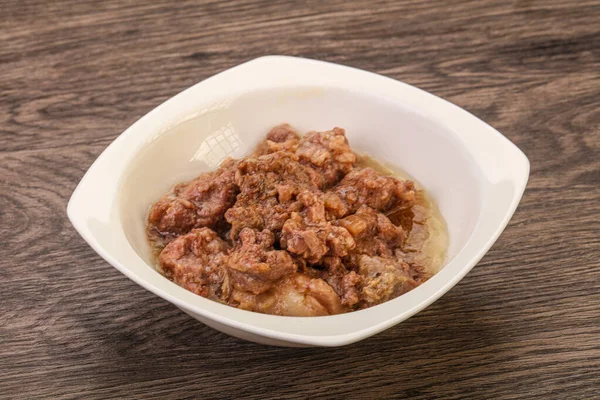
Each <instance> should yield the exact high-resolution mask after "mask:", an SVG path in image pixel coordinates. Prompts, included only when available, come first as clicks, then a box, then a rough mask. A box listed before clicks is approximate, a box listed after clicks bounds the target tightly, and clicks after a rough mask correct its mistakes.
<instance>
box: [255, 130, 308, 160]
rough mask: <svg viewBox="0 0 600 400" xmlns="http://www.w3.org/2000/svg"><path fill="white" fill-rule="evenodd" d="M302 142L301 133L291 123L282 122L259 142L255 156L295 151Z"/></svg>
mask: <svg viewBox="0 0 600 400" xmlns="http://www.w3.org/2000/svg"><path fill="white" fill-rule="evenodd" d="M299 143H300V135H298V133H297V132H296V131H295V130H294V128H292V127H291V126H290V125H289V124H281V125H277V126H276V127H274V128H272V129H271V130H270V131H269V133H267V137H266V138H265V140H263V141H262V142H260V143H259V145H258V146H257V147H256V150H255V151H254V153H253V155H254V156H261V155H264V154H270V153H276V152H278V151H286V152H291V153H294V152H295V151H296V149H297V148H298V144H299Z"/></svg>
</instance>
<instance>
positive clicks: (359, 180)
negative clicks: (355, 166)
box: [330, 168, 415, 217]
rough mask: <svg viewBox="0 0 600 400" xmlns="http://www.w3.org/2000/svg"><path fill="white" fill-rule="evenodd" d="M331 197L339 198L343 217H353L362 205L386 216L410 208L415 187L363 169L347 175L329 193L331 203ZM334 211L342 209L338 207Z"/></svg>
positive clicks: (409, 183) (412, 184)
mask: <svg viewBox="0 0 600 400" xmlns="http://www.w3.org/2000/svg"><path fill="white" fill-rule="evenodd" d="M333 195H335V196H337V197H339V199H340V201H341V203H343V205H344V206H345V207H344V210H345V212H346V214H348V213H354V212H356V211H357V210H358V209H359V208H360V207H362V206H364V205H366V206H369V207H371V208H373V209H375V210H377V211H380V212H388V211H390V210H394V209H398V208H406V207H410V206H411V205H412V204H413V202H414V199H415V185H414V183H413V182H412V181H400V180H398V179H396V178H394V177H392V176H385V175H380V174H379V173H377V172H376V171H375V170H374V169H372V168H363V169H360V170H353V171H351V172H349V173H348V174H347V175H346V176H345V177H344V179H342V181H341V182H340V183H339V184H338V185H337V186H336V187H334V188H333V189H332V190H331V192H330V196H331V197H332V199H330V202H332V203H333V202H335V200H334V199H333ZM338 208H342V206H339V205H338ZM346 214H344V215H346ZM344 215H338V217H343V216H344Z"/></svg>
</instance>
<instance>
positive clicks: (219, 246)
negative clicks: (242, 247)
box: [159, 228, 229, 300]
mask: <svg viewBox="0 0 600 400" xmlns="http://www.w3.org/2000/svg"><path fill="white" fill-rule="evenodd" d="M228 251H229V244H228V243H227V242H225V241H224V240H222V239H221V238H220V237H219V236H218V235H217V233H216V232H214V231H212V230H211V229H208V228H200V229H193V230H192V231H191V232H189V233H187V234H185V235H183V236H180V237H178V238H177V239H175V240H173V241H172V242H171V243H169V244H168V245H167V246H166V247H165V248H164V249H163V251H162V252H161V253H160V255H159V263H160V266H161V268H162V270H163V273H164V274H165V275H166V276H167V277H168V278H169V279H171V280H172V281H173V282H175V283H177V284H178V285H180V286H182V287H184V288H186V289H187V290H189V291H191V292H194V293H196V294H199V295H200V296H203V297H208V298H211V299H213V300H224V299H226V298H227V297H228V296H229V284H228V274H227V270H226V269H225V264H226V259H227V252H228Z"/></svg>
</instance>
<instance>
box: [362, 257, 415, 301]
mask: <svg viewBox="0 0 600 400" xmlns="http://www.w3.org/2000/svg"><path fill="white" fill-rule="evenodd" d="M358 274H359V275H360V277H361V278H362V290H361V301H362V302H363V306H365V307H370V306H373V305H376V304H380V303H383V302H385V301H388V300H390V299H393V298H395V297H398V296H400V295H402V294H404V293H406V292H408V291H410V290H412V289H414V288H415V287H417V286H418V283H417V282H415V280H414V279H413V278H412V276H411V274H410V267H409V265H408V264H406V263H405V262H402V261H400V260H396V259H393V258H384V257H370V256H367V255H362V256H360V257H359V258H358Z"/></svg>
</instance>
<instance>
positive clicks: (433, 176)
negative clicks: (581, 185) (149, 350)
mask: <svg viewBox="0 0 600 400" xmlns="http://www.w3.org/2000/svg"><path fill="white" fill-rule="evenodd" d="M283 122H287V123H290V124H291V125H292V126H294V127H295V128H296V129H297V130H298V131H299V132H301V133H304V132H307V131H310V130H327V129H331V128H333V127H334V126H339V127H342V128H345V129H346V133H347V136H348V139H349V140H350V144H351V146H352V148H353V149H355V150H357V151H359V152H361V153H366V154H368V155H370V156H372V157H374V158H375V159H377V160H380V161H384V162H386V163H389V164H391V165H393V166H395V167H398V168H400V169H401V170H403V171H406V172H407V173H408V174H409V175H410V176H411V177H413V178H414V179H416V180H417V181H418V182H419V183H420V184H421V185H422V186H423V187H424V188H425V189H426V190H427V191H428V192H429V194H430V195H431V196H432V197H433V199H434V200H435V201H436V203H437V204H438V206H439V208H440V211H441V213H442V215H443V217H444V219H445V220H446V223H447V225H448V233H449V238H450V243H449V250H448V260H447V262H450V261H451V260H452V259H453V258H454V257H455V256H456V255H457V254H458V253H459V252H460V250H461V248H462V247H463V246H464V244H465V243H466V242H467V240H468V238H469V237H470V236H471V234H472V233H473V230H474V228H475V225H476V223H477V220H478V218H479V213H480V210H481V198H482V195H481V192H482V179H481V177H480V171H479V170H478V168H477V164H476V163H475V162H473V160H472V159H471V158H470V155H469V154H467V153H466V152H465V151H463V147H462V146H461V145H460V141H459V139H458V137H457V135H456V134H455V133H454V132H452V131H451V130H449V129H448V128H445V127H443V126H442V125H441V124H439V123H438V122H436V121H435V120H434V119H432V118H431V117H430V116H428V115H427V114H425V113H423V112H420V111H416V110H415V109H412V108H411V107H410V106H408V105H406V104H403V103H401V102H398V101H392V100H389V99H386V98H382V97H375V96H371V95H366V94H364V93H358V92H353V91H349V90H345V89H339V88H323V87H319V88H316V87H296V88H293V89H290V88H285V89H269V90H262V91H255V92H250V93H246V94H243V95H241V96H239V97H236V98H223V99H220V100H219V101H216V102H214V103H213V104H212V105H211V106H210V107H203V108H201V107H199V108H198V110H197V112H196V113H194V114H192V115H189V116H187V117H186V118H185V119H184V120H180V121H176V122H175V123H171V124H168V123H165V126H157V127H156V133H155V134H154V135H152V139H151V140H149V141H148V142H147V143H146V144H145V146H144V147H143V149H142V150H141V151H139V153H138V154H137V156H136V157H135V158H134V159H133V161H132V162H131V163H130V164H129V166H128V167H127V171H126V173H125V174H124V175H123V178H122V180H121V182H120V191H119V192H120V197H119V201H118V203H117V211H118V215H119V216H120V219H121V224H122V228H123V230H124V233H125V236H126V237H127V240H128V241H129V244H130V245H131V246H132V248H133V249H134V250H135V251H136V252H137V254H138V255H139V256H140V257H141V258H142V259H143V260H144V261H145V262H146V263H148V264H149V265H153V258H152V252H151V249H150V246H149V244H148V242H147V240H146V234H145V219H146V214H147V212H148V209H149V207H150V206H151V204H152V203H154V202H155V201H157V200H158V199H159V198H160V197H161V196H162V195H163V194H165V193H166V192H167V191H168V190H169V189H170V188H171V187H172V186H173V185H174V184H176V183H179V182H182V181H186V180H189V179H191V178H193V177H195V176H197V175H198V174H200V173H201V172H203V171H209V170H212V169H214V168H216V167H217V166H218V165H219V164H220V162H221V161H222V160H223V159H224V158H225V157H228V156H232V157H241V156H244V155H245V154H248V152H250V151H251V150H252V148H253V147H254V146H255V145H256V144H257V143H258V141H260V140H261V139H262V138H263V137H264V135H265V133H266V132H267V131H268V130H269V128H271V127H272V126H274V125H277V124H279V123H283Z"/></svg>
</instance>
